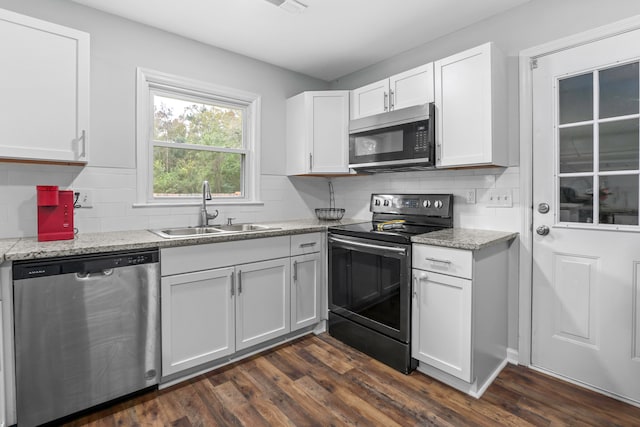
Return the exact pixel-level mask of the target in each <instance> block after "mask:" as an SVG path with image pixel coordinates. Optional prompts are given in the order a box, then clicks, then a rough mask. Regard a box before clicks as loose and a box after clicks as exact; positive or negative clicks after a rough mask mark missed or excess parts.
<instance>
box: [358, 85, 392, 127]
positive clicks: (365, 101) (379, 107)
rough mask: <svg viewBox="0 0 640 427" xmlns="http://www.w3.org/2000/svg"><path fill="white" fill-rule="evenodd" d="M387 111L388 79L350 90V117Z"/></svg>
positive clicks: (360, 116)
mask: <svg viewBox="0 0 640 427" xmlns="http://www.w3.org/2000/svg"><path fill="white" fill-rule="evenodd" d="M386 111H389V79H384V80H380V81H379V82H374V83H369V84H368V85H366V86H362V87H359V88H358V89H354V90H353V91H352V92H351V119H352V120H354V119H360V118H362V117H367V116H373V115H375V114H380V113H384V112H386Z"/></svg>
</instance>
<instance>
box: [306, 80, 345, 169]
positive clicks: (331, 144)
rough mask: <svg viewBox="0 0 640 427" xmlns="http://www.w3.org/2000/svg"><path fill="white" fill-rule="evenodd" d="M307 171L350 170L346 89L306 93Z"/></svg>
mask: <svg viewBox="0 0 640 427" xmlns="http://www.w3.org/2000/svg"><path fill="white" fill-rule="evenodd" d="M307 102H308V103H309V104H311V105H310V106H309V107H308V108H307V112H308V114H309V117H308V120H309V122H308V123H309V126H308V131H309V132H310V135H309V138H308V140H309V141H311V153H310V154H311V157H310V161H309V163H310V171H309V172H310V173H348V172H349V92H348V91H324V92H311V93H309V96H308V99H307Z"/></svg>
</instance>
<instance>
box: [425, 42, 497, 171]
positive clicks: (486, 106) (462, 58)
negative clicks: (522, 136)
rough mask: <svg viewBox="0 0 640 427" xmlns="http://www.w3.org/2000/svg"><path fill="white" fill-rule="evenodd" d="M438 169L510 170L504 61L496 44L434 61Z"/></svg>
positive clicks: (488, 44)
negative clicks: (504, 168)
mask: <svg viewBox="0 0 640 427" xmlns="http://www.w3.org/2000/svg"><path fill="white" fill-rule="evenodd" d="M435 87H436V89H435V103H436V120H437V124H436V141H437V145H436V148H437V153H436V166H440V167H454V166H481V165H494V166H508V153H507V121H506V115H507V111H506V108H507V105H506V104H507V98H506V62H505V58H504V55H503V54H502V52H500V51H499V50H498V49H497V48H496V47H495V46H494V45H493V44H492V43H486V44H483V45H481V46H478V47H475V48H473V49H469V50H466V51H464V52H460V53H458V54H456V55H452V56H450V57H448V58H444V59H441V60H439V61H436V62H435Z"/></svg>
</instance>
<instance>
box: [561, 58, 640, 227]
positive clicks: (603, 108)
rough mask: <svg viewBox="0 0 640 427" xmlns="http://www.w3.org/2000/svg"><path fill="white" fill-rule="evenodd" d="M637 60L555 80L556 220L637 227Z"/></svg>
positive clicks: (639, 140)
mask: <svg viewBox="0 0 640 427" xmlns="http://www.w3.org/2000/svg"><path fill="white" fill-rule="evenodd" d="M639 83H640V76H639V63H638V62H632V63H627V64H624V65H616V66H614V67H608V68H603V69H599V70H594V71H591V72H589V73H582V74H579V75H573V76H569V77H564V78H561V79H559V80H558V84H557V103H558V109H557V111H558V114H557V126H556V128H557V133H556V141H557V143H556V147H557V153H558V162H557V164H556V167H557V169H556V170H557V173H556V176H557V187H556V188H557V201H558V203H557V206H558V207H559V209H558V214H557V216H556V222H560V223H579V224H593V225H604V224H613V225H631V226H634V225H635V226H637V225H638V195H639V191H640V190H639V187H640V186H639V182H640V179H639V177H640V174H639V169H640V166H639V163H640V162H639V159H640V150H639V149H638V148H639V146H640V130H639V128H640V127H639V124H640V103H639V98H640V92H639V87H640V84H639Z"/></svg>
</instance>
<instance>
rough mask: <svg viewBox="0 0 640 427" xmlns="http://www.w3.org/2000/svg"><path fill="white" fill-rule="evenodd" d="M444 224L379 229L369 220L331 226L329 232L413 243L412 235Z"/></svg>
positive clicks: (433, 229) (427, 231) (436, 228)
mask: <svg viewBox="0 0 640 427" xmlns="http://www.w3.org/2000/svg"><path fill="white" fill-rule="evenodd" d="M442 228H444V227H442V226H411V228H409V227H407V226H405V227H404V228H396V229H387V230H384V231H379V230H378V229H377V226H376V225H375V224H374V223H372V222H371V221H369V222H359V223H356V224H347V225H336V226H333V227H329V232H330V233H333V234H342V235H344V236H352V237H360V238H362V239H375V240H380V241H383V242H392V243H404V244H408V243H411V236H416V235H418V234H424V233H429V232H431V231H436V230H441V229H442Z"/></svg>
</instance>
